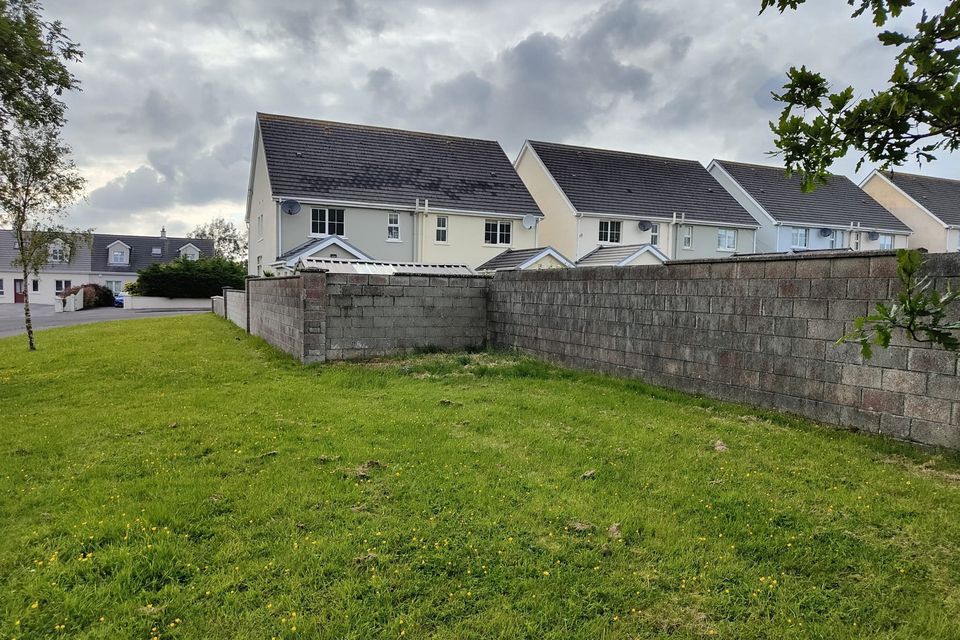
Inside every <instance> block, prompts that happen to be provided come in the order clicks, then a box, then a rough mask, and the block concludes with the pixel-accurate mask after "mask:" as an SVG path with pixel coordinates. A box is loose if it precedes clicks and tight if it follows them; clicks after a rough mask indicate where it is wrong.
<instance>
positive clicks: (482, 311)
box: [326, 273, 489, 360]
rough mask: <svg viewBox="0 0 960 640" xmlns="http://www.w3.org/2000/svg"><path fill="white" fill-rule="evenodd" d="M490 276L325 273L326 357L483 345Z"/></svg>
mask: <svg viewBox="0 0 960 640" xmlns="http://www.w3.org/2000/svg"><path fill="white" fill-rule="evenodd" d="M488 281H489V278H487V277H483V276H466V277H463V276H406V275H389V276H388V275H362V274H334V273H330V274H327V276H326V282H327V294H328V295H327V311H326V313H327V331H326V334H327V352H326V357H327V359H328V360H342V359H351V358H363V357H372V356H381V355H389V354H395V353H403V352H408V351H412V350H415V349H423V348H438V349H444V350H459V349H479V348H482V347H483V346H484V343H485V339H486V316H487V297H486V296H487V282H488Z"/></svg>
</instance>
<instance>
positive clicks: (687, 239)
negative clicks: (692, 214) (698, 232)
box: [680, 224, 693, 249]
mask: <svg viewBox="0 0 960 640" xmlns="http://www.w3.org/2000/svg"><path fill="white" fill-rule="evenodd" d="M680 246H682V247H683V248H684V249H693V227H691V226H690V225H688V224H685V225H683V226H682V227H680Z"/></svg>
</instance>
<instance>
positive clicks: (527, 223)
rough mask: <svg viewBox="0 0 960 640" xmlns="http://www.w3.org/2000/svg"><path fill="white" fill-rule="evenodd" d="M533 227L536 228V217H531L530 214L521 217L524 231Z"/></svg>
mask: <svg viewBox="0 0 960 640" xmlns="http://www.w3.org/2000/svg"><path fill="white" fill-rule="evenodd" d="M535 226H537V216H535V215H533V214H532V213H528V214H527V215H525V216H523V228H524V229H533V228H534V227H535Z"/></svg>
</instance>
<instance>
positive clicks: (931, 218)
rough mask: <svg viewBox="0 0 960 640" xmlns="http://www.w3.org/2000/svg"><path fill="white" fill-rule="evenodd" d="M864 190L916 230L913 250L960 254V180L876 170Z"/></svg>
mask: <svg viewBox="0 0 960 640" xmlns="http://www.w3.org/2000/svg"><path fill="white" fill-rule="evenodd" d="M860 188H861V189H863V190H864V191H865V192H867V193H868V194H870V196H872V197H873V199H874V200H876V201H877V202H879V203H880V204H881V205H883V207H884V208H885V209H886V210H887V211H889V212H890V213H891V214H893V215H894V216H896V217H897V219H898V220H900V222H902V223H904V224H905V225H907V226H908V227H910V228H911V229H913V235H911V236H910V248H912V249H926V250H927V251H930V252H933V253H950V252H954V251H960V180H949V179H947V178H934V177H933V176H920V175H914V174H910V173H901V172H899V171H897V172H895V173H894V172H889V171H874V172H873V173H871V174H870V175H869V176H867V178H866V179H865V180H864V181H863V182H862V183H861V184H860Z"/></svg>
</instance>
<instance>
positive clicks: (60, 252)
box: [50, 247, 67, 262]
mask: <svg viewBox="0 0 960 640" xmlns="http://www.w3.org/2000/svg"><path fill="white" fill-rule="evenodd" d="M66 257H67V250H66V249H64V248H63V247H52V248H51V249H50V262H64V261H65V260H66Z"/></svg>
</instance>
